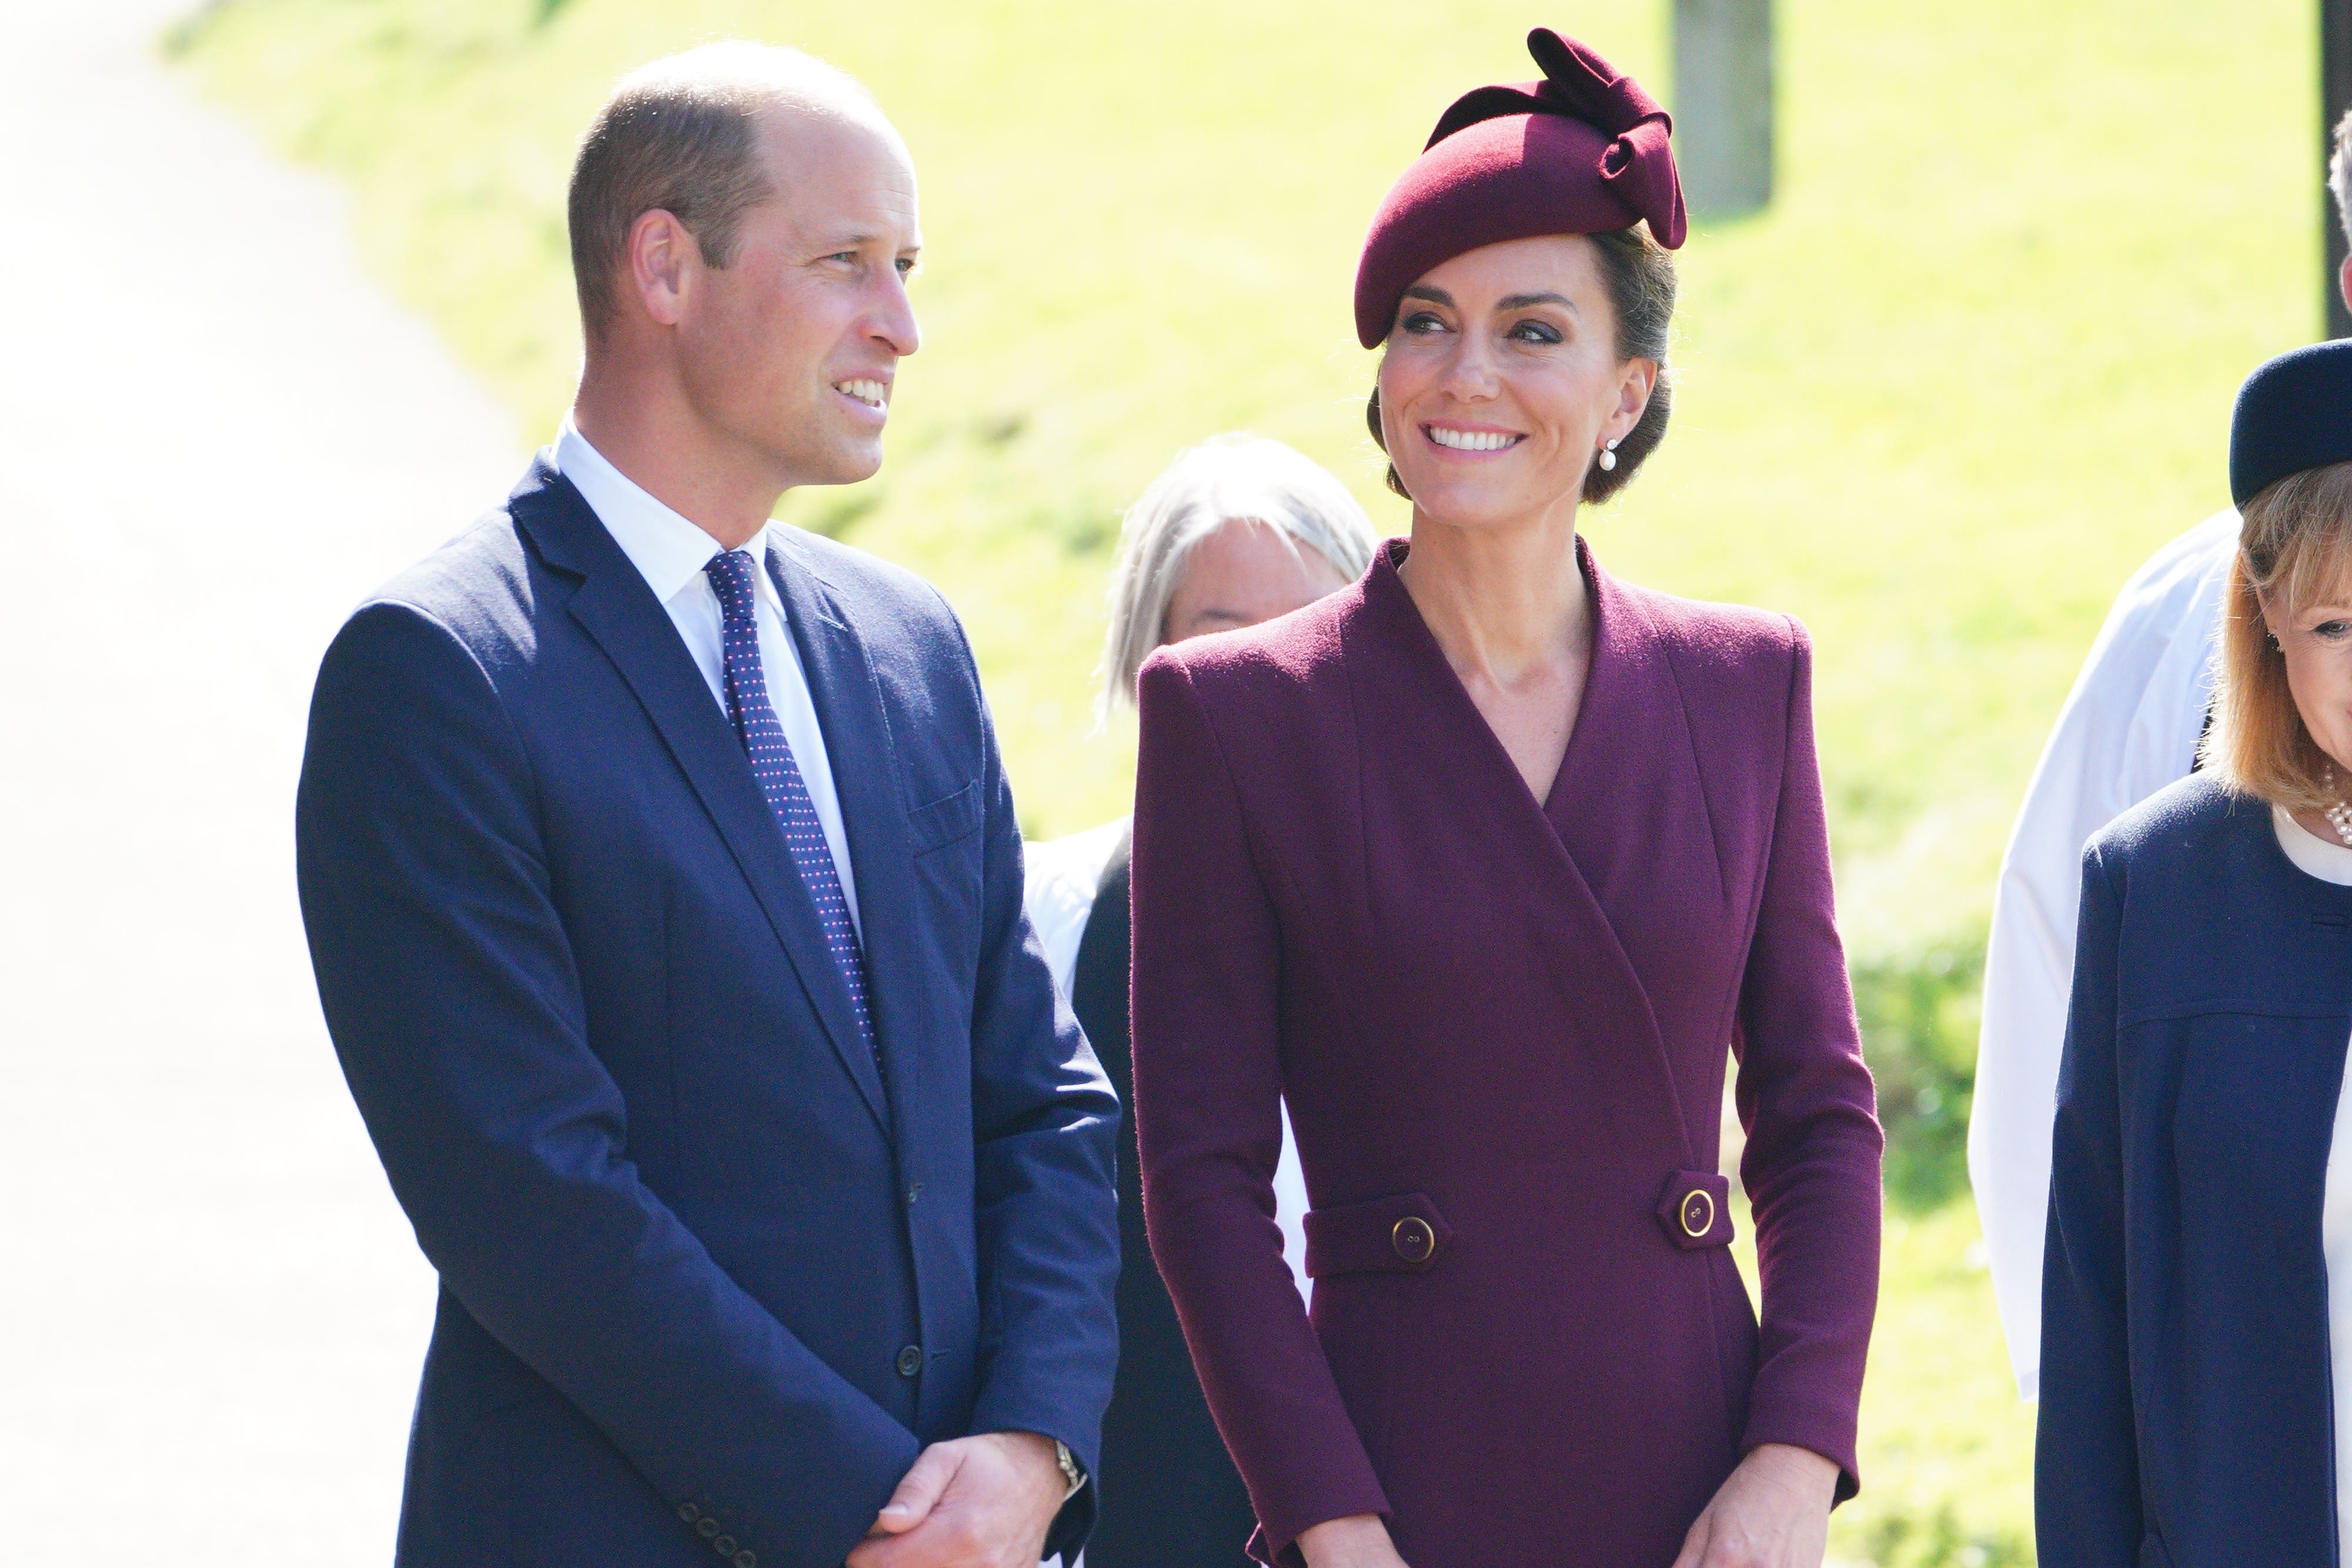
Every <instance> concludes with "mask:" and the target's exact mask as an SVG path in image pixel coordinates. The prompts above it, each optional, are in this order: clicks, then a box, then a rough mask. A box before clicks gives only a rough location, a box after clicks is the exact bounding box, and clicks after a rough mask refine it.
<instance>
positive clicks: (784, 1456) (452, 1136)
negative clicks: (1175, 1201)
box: [297, 602, 1108, 1568]
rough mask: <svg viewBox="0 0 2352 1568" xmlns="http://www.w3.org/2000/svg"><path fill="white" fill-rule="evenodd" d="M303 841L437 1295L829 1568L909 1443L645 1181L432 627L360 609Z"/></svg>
mask: <svg viewBox="0 0 2352 1568" xmlns="http://www.w3.org/2000/svg"><path fill="white" fill-rule="evenodd" d="M297 836H298V857H299V879H300V886H301V895H302V910H303V919H304V923H305V925H306V927H307V930H308V933H309V936H310V949H311V956H312V960H313V963H314V965H315V967H316V969H317V974H318V980H319V989H320V998H321V1000H322V1002H323V1004H324V1007H325V1011H326V1016H327V1022H328V1026H329V1030H330V1032H331V1034H332V1036H333V1038H334V1042H335V1048H336V1051H337V1052H338V1054H339V1055H340V1057H341V1061H342V1066H343V1071H344V1073H345V1075H346V1077H347V1078H348V1079H349V1081H350V1083H351V1087H352V1094H353V1096H354V1097H355V1098H356V1100H357V1101H358V1103H359V1107H360V1110H361V1113H362V1115H363V1116H364V1118H365V1119H366V1122H367V1125H368V1130H369V1132H370V1134H372V1136H373V1138H374V1140H375V1144H376V1147H377V1149H378V1151H379V1153H380V1154H381V1155H382V1157H383V1163H384V1167H385V1170H386V1171H387V1173H388V1174H389V1175H390V1176H391V1179H392V1184H393V1187H394V1192H395V1193H396V1195H397V1196H398V1197H399V1199H400V1203H401V1206H402V1207H403V1208H404V1209H405V1210H406V1211H407V1213H408V1216H409V1218H410V1220H411V1221H412V1223H414V1225H415V1228H416V1236H417V1240H418V1243H419V1244H420V1245H421V1246H422V1247H423V1249H424V1250H425V1256H426V1257H427V1258H428V1259H429V1260H431V1261H432V1263H433V1265H434V1267H435V1268H436V1269H437V1270H439V1271H440V1273H441V1277H442V1280H443V1281H444V1283H445V1285H446V1288H447V1289H449V1290H450V1291H453V1292H455V1294H456V1295H457V1299H458V1300H459V1301H462V1302H463V1303H464V1305H465V1307H466V1309H467V1311H468V1312H471V1313H472V1314H473V1315H474V1317H475V1318H476V1319H477V1320H478V1321H479V1322H481V1323H482V1324H483V1325H484V1326H485V1327H486V1328H488V1330H489V1331H490V1332H491V1333H493V1334H495V1335H497V1337H498V1338H499V1341H500V1343H503V1344H505V1345H506V1346H507V1347H508V1348H509V1350H511V1351H512V1352H513V1353H514V1354H516V1355H518V1356H520V1358H521V1359H522V1360H523V1361H524V1362H526V1363H527V1364H530V1366H531V1367H532V1368H533V1369H534V1370H535V1371H537V1372H538V1373H539V1374H540V1375H541V1376H543V1377H544V1378H546V1379H547V1381H548V1382H550V1383H551V1384H552V1385H554V1386H555V1387H556V1388H557V1389H559V1390H560V1391H561V1392H562V1394H563V1395H564V1396H565V1397H567V1398H568V1399H570V1400H571V1401H572V1404H573V1405H575V1406H577V1407H578V1408H579V1409H580V1410H581V1411H582V1412H583V1413H584V1414H585V1415H586V1416H588V1417H589V1418H590V1419H591V1420H593V1422H594V1423H595V1424H596V1425H597V1426H598V1427H601V1428H602V1429H603V1430H604V1433H605V1434H606V1436H607V1437H610V1438H611V1440H612V1441H613V1442H614V1445H615V1446H616V1447H618V1448H620V1450H621V1451H622V1452H623V1453H624V1454H625V1455H626V1456H627V1457H628V1458H629V1459H630V1461H631V1462H632V1463H633V1464H634V1465H635V1467H636V1469H638V1470H639V1471H640V1472H641V1473H642V1474H643V1475H644V1476H645V1477H646V1479H647V1480H648V1481H650V1482H651V1483H652V1484H653V1486H654V1487H656V1489H657V1490H659V1491H660V1492H661V1493H662V1495H663V1496H664V1497H666V1498H667V1499H668V1500H671V1501H672V1502H677V1501H681V1500H694V1501H696V1502H698V1504H699V1505H700V1506H702V1507H703V1508H705V1509H706V1510H708V1511H713V1512H717V1511H721V1510H724V1511H725V1517H728V1518H729V1519H730V1520H740V1521H742V1522H743V1523H744V1524H746V1525H747V1526H756V1527H757V1528H758V1530H759V1532H760V1534H761V1538H762V1539H763V1540H765V1541H769V1542H778V1543H780V1544H782V1546H783V1551H782V1554H781V1555H779V1556H777V1557H776V1558H775V1559H774V1560H775V1561H779V1562H789V1563H792V1564H793V1568H838V1564H839V1563H840V1562H841V1560H842V1557H843V1556H844V1554H845V1552H847V1551H848V1550H849V1548H850V1547H851V1546H853V1545H854V1544H855V1543H856V1542H857V1540H858V1539H859V1538H860V1537H861V1536H862V1535H863V1534H864V1532H865V1531H866V1528H867V1526H868V1525H869V1524H870V1523H871V1521H872V1520H873V1517H874V1513H875V1511H876V1510H877V1508H878V1507H879V1506H880V1505H881V1503H882V1501H883V1500H885V1499H886V1498H887V1496H888V1494H889V1491H890V1490H891V1488H892V1487H893V1486H894V1485H895V1484H896V1483H897V1481H898V1478H899V1476H901V1475H902V1474H903V1473H904V1472H905V1470H906V1469H907V1468H908V1465H909V1464H911V1463H912V1462H913V1460H914V1458H915V1456H916V1453H917V1443H916V1440H915V1438H914V1437H913V1435H912V1434H911V1433H909V1432H908V1430H907V1429H906V1428H905V1427H902V1426H900V1425H899V1424H898V1422H897V1421H895V1420H894V1419H892V1418H891V1416H889V1415H888V1414H887V1413H886V1412H885V1411H884V1410H883V1409H881V1407H880V1406H877V1405H876V1404H875V1403H874V1402H873V1401H872V1400H870V1399H868V1398H867V1397H866V1396H864V1395H863V1394H861V1393H859V1392H858V1391H856V1389H854V1388H852V1387H851V1386H850V1385H849V1384H848V1383H847V1382H845V1380H844V1379H843V1378H842V1377H841V1376H840V1375H837V1374H836V1373H835V1372H834V1371H833V1370H832V1369H831V1368H830V1367H828V1366H827V1365H826V1364H824V1362H823V1361H821V1360H819V1359H818V1358H817V1357H816V1356H815V1355H814V1354H811V1352H810V1351H809V1350H808V1349H807V1348H806V1347H805V1346H804V1345H803V1344H802V1343H801V1342H800V1341H798V1340H797V1339H795V1338H794V1337H793V1335H792V1334H791V1333H788V1332H787V1331H786V1330H785V1329H784V1328H783V1327H782V1325H781V1324H780V1323H779V1322H777V1321H776V1320H775V1318H774V1317H773V1316H772V1315H771V1314H770V1313H769V1312H767V1311H765V1310H764V1309H763V1308H762V1307H761V1305H760V1304H759V1303H757V1302H756V1301H753V1300H752V1299H751V1297H750V1296H748V1295H747V1294H746V1293H745V1292H744V1291H742V1290H741V1289H740V1287H739V1286H738V1285H737V1284H736V1283H735V1282H734V1281H732V1280H731V1279H730V1277H729V1276H728V1275H727V1273H726V1272H725V1271H724V1270H721V1269H720V1268H719V1266H718V1265H717V1264H716V1263H715V1262H714V1261H713V1260H712V1259H711V1258H710V1256H709V1253H708V1252H707V1251H706V1250H705V1249H704V1248H703V1245H702V1243H701V1242H700V1241H699V1240H698V1239H697V1238H696V1237H695V1236H694V1234H693V1233H692V1232H691V1231H689V1230H688V1228H686V1226H685V1225H684V1224H683V1223H681V1221H680V1220H679V1219H678V1218H677V1216H676V1215H675V1214H674V1213H673V1212H672V1211H671V1210H670V1209H669V1208H668V1207H666V1206H665V1205H664V1204H663V1203H662V1202H661V1201H660V1200H659V1199H658V1198H656V1197H655V1196H654V1195H653V1194H652V1193H650V1192H649V1191H647V1190H646V1186H644V1184H643V1183H642V1182H641V1181H640V1179H639V1177H638V1174H637V1171H636V1168H635V1166H634V1165H633V1164H632V1163H631V1161H630V1159H629V1158H628V1156H627V1154H626V1148H627V1141H626V1133H627V1129H626V1127H625V1124H624V1110H623V1103H622V1100H621V1096H620V1093H619V1092H618V1090H617V1089H616V1087H615V1086H614V1082H613V1081H612V1079H611V1078H610V1077H609V1076H608V1075H607V1073H606V1072H605V1071H604V1067H603V1066H602V1064H601V1063H600V1062H599V1061H598V1060H597V1058H596V1057H595V1055H594V1054H593V1052H592V1051H590V1049H589V1047H588V1044H587V1041H586V1038H585V1019H584V1016H583V1001H582V990H581V986H580V983H579V979H578V976H577V974H576V971H575V968H574V964H573V958H572V952H571V949H570V947H569V945H568V943H567V941H566V937H565V934H564V930H563V926H562V923H561V921H560V920H559V918H558V915H557V913H556V909H555V906H554V904H553V903H552V901H551V884H550V874H551V873H550V867H549V865H548V863H547V862H546V860H545V858H544V856H543V853H542V851H541V837H540V832H539V828H538V822H537V805H536V800H535V796H534V787H533V780H532V778H531V774H530V763H529V760H528V758H527V756H526V754H525V752H524V750H523V747H522V746H521V744H520V738H519V737H518V735H517V734H516V732H515V731H514V730H513V728H512V727H511V726H510V724H509V719H508V716H507V715H506V713H505V711H504V709H503V708H502V706H501V705H500V701H499V696H498V694H497V693H496V691H495V690H494V689H493V686H492V684H491V682H490V680H489V678H488V674H487V673H486V672H485V670H484V669H483V668H482V667H481V665H480V664H478V662H477V660H476V659H475V657H474V655H473V653H471V652H469V650H468V649H467V646H466V645H465V644H464V643H461V642H460V640H459V639H458V638H457V636H456V635H454V634H453V633H452V632H451V631H450V630H449V629H448V628H447V627H446V626H444V625H443V624H441V623H440V622H436V621H435V620H434V619H432V618H431V617H430V616H428V615H426V614H425V612H421V611H419V610H417V609H415V608H414V607H412V606H408V605H404V604H399V603H390V602H379V603H375V604H373V605H370V606H368V607H366V608H364V609H362V611H361V612H359V613H358V614H357V615H355V616H354V617H353V618H352V621H351V622H350V623H349V624H348V625H347V626H346V627H345V628H344V630H343V632H341V635H340V636H339V637H338V638H337V639H336V641H335V643H334V645H333V647H332V648H331V650H330V652H329V653H328V655H327V658H326V661H325V664H324V665H323V667H322V669H321V671H320V677H319V684H318V687H317V691H316V693H315V695H314V697H313V701H312V706H311V715H310V741H309V746H308V748H307V750H306V752H305V755H304V758H303V770H302V781H301V788H300V794H299V805H298V823H297ZM1029 1010H1030V1012H1031V1014H1032V1016H1034V1014H1035V1013H1036V1011H1037V1009H1034V1008H1033V1009H1029ZM1000 1046H1001V1042H1000ZM1031 1049H1032V1050H1033V1051H1034V1042H1033V1043H1032V1047H1031ZM1102 1142H1103V1143H1104V1145H1105V1146H1106V1147H1107V1146H1108V1139H1107V1138H1106V1139H1104V1140H1102ZM1102 1179H1103V1181H1104V1186H1105V1190H1106V1191H1108V1178H1102Z"/></svg>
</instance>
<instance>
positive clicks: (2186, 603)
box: [1969, 512, 2352, 1399]
mask: <svg viewBox="0 0 2352 1568" xmlns="http://www.w3.org/2000/svg"><path fill="white" fill-rule="evenodd" d="M2237 548H2238V515H2237V513H2235V512H2222V513H2220V514H2218V515H2217V516H2215V517H2209V518H2207V519H2206V520H2205V521H2204V522H2202V523H2200V524H2199V525H2198V526H2197V527H2196V528H2191V529H2189V531H2188V532H2187V533H2185V534H2182V535H2181V536H2180V537H2179V538H2176V539H2174V540H2173V541H2172V542H2171V543H2170V544H2168V545H2166V546H2165V547H2164V548H2163V549H2160V550H2158V552H2157V553H2156V554H2155V555H2154V556H2153V557H2152V558H2150V559H2149V560H2148V562H2147V565H2145V566H2143V567H2141V568H2140V570H2138V572H2137V573H2136V574H2135V575H2134V576H2133V577H2132V580H2130V581H2129V582H2127V583H2126V584H2125V585H2124V589H2123V591H2122V592H2121V593H2119V594H2118V595H2116V602H2115V606H2114V608H2113V609H2111V610H2110V611H2109V612H2107V619H2106V623H2105V625H2104V626H2102V627H2101V628H2100V629H2099V635H2098V639H2097V641H2095V642H2094V643H2092V644H2091V652H2090V655H2089V657H2088V658H2086V659H2085V660H2084V663H2083V671H2082V674H2080V675H2079V676H2077V677H2076V678H2075V681H2074V691H2073V692H2072V693H2071V694H2069V695H2068V696H2067V698H2066V703H2065V706H2063V708H2061V709H2060V710H2059V714H2058V723H2057V726H2056V727H2055V728H2053V730H2052V731H2051V732H2050V740H2049V743H2048V744H2047V745H2046V746H2045V747H2043V748H2042V761H2041V764H2040V765H2039V766H2038V767H2036V768H2034V770H2033V780H2032V783H2031V784H2029V785H2028V786H2027V787H2026V791H2025V801H2024V804H2023V805H2022V806H2021V808H2020V809H2019V810H2018V815H2017V825H2016V828H2015V829H2014V830H2013V831H2012V832H2011V835H2010V841H2009V851H2008V852H2007V853H2006V854H2005V855H2003V856H2002V857H2001V865H2000V884H1999V886H1998V887H1997V889H1996V890H1995V892H1994V894H1993V910H1992V929H1991V932H1990V935H1989V936H1988V937H1987V939H1986V944H1985V975H1984V1014H1983V1022H1982V1026H1981V1030H1980V1032H1979V1036H1978V1041H1977V1076H1976V1097H1975V1101H1974V1103H1973V1106H1972V1108H1971V1110H1970V1113H1969V1185H1970V1186H1972V1187H1973V1188H1974V1189H1975V1192H1976V1200H1977V1212H1978V1216H1979V1219H1980V1220H1981V1221H1982V1223H1983V1226H1984V1239H1985V1252H1986V1258H1987V1261H1988V1263H1989V1264H1990V1268H1991V1270H1992V1287H1993V1299H1994V1301H1995V1303H1996V1304H1997V1305H1998V1307H1999V1308H2000V1323H2001V1332H2002V1333H2003V1334H2004V1335H2005V1336H2006V1337H2007V1339H2008V1342H2009V1359H2010V1367H2011V1371H2013V1372H2014V1373H2015V1374H2016V1375H2017V1388H2018V1393H2019V1394H2020V1395H2021V1396H2023V1397H2025V1398H2027V1399H2032V1398H2034V1397H2035V1396H2037V1394H2038V1393H2039V1390H2040V1387H2041V1375H2042V1236H2043V1232H2044V1228H2045V1226H2046V1225H2047V1223H2048V1220H2049V1206H2050V1138H2051V1124H2052V1117H2053V1108H2054V1106H2055V1105H2056V1103H2057V1095H2058V1058H2059V1054H2060V1051H2062V1049H2063V1046H2064V1044H2065V1040H2066V1010H2067V1003H2068V998H2069V995H2070V993H2071V992H2072V989H2073V986H2074V922H2075V916H2076V915H2077V913H2078V910H2079V906H2080V904H2081V901H2082V878H2083V847H2084V845H2085V844H2086V843H2088V842H2089V841H2090V840H2091V837H2092V835H2093V834H2095V833H2096V832H2097V831H2099V830H2100V829H2101V828H2104V827H2105V826H2106V825H2107V824H2108V823H2109V822H2110V821H2114V820H2115V819H2116V817H2118V816H2120V815H2121V814H2123V813H2124V812H2125V811H2127V810H2130V809H2131V808H2132V807H2134V806H2136V805H2137V804H2139V802H2140V801H2142V800H2146V799H2147V797H2149V796H2150V795H2153V794H2155V793H2156V792H2157V791H2158V789H2163V788H2164V787H2165V786H2166V785H2168V784H2171V783H2173V782H2175V781H2177V780H2179V779H2185V778H2187V777H2188V776H2189V772H2190V770H2191V769H2192V768H2194V767H2195V765H2196V757H2197V743H2198V740H2199V739H2200V737H2202V736H2203V734H2204V730H2205V717H2206V713H2207V710H2208V708H2209V707H2210V705H2211V703H2212V696H2213V656H2214V651H2215V646H2216V643H2215V637H2216V633H2217V632H2218V630H2219V627H2220V623H2221V590H2222V587H2223V585H2224V583H2225V581H2226V580H2227V579H2228V576H2229V570H2230V562H2231V559H2232V558H2233V557H2234V556H2235V555H2236V553H2237ZM2347 1360H2352V1358H2347Z"/></svg>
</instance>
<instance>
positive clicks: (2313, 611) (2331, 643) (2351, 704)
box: [2263, 603, 2352, 778]
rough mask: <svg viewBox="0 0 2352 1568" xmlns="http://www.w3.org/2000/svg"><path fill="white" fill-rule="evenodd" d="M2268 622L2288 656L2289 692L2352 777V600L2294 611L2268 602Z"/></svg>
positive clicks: (2307, 726) (2321, 741)
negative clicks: (2348, 602) (2288, 610)
mask: <svg viewBox="0 0 2352 1568" xmlns="http://www.w3.org/2000/svg"><path fill="white" fill-rule="evenodd" d="M2263 622H2264V623H2265V624H2266V625H2268V626H2269V628H2270V632H2271V635H2272V636H2273V637H2275V638H2277V639H2278V644H2279V651H2280V653H2283V654H2284V655H2285V658H2286V684H2287V690H2288V691H2289V692H2291V693H2292V694H2294V706H2295V711H2296V712H2297V713H2299V714H2301V715H2302V716H2303V725H2304V727H2305V729H2308V730H2309V731H2311V737H2312V738H2313V739H2314V740H2315V741H2317V742H2319V749H2321V750H2322V751H2325V752H2326V753H2327V755H2328V756H2329V757H2331V758H2335V760H2336V768H2337V769H2338V770H2339V772H2341V773H2342V774H2344V775H2345V776H2347V778H2352V604H2311V605H2306V606H2305V607H2304V608H2302V609H2300V610H2296V611H2294V612H2286V611H2284V609H2283V608H2282V607H2280V606H2277V605H2273V604H2269V603H2265V604H2264V605H2263Z"/></svg>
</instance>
